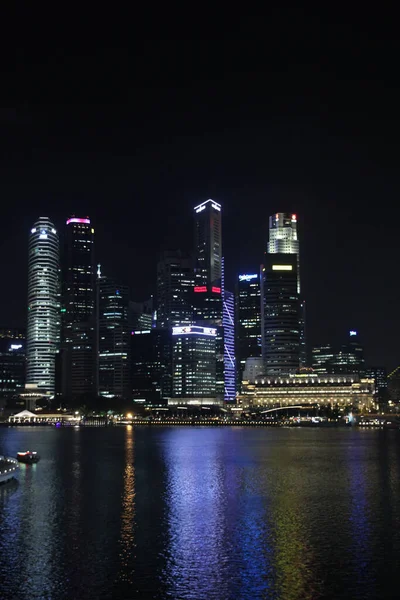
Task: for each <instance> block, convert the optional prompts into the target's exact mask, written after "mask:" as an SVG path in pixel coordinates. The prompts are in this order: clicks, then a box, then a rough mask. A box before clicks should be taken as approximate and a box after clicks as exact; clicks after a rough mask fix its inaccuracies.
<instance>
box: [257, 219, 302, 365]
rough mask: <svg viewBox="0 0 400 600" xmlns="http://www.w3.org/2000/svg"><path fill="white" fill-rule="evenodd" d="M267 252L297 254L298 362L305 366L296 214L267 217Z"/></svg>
mask: <svg viewBox="0 0 400 600" xmlns="http://www.w3.org/2000/svg"><path fill="white" fill-rule="evenodd" d="M267 253H268V254H295V255H296V256H297V293H298V294H299V298H300V312H299V321H300V362H299V366H301V367H304V366H307V364H308V360H307V347H306V304H305V301H304V299H302V297H301V286H300V245H299V238H298V232H297V215H294V214H292V213H275V214H274V215H272V216H271V217H270V218H269V241H268V244H267Z"/></svg>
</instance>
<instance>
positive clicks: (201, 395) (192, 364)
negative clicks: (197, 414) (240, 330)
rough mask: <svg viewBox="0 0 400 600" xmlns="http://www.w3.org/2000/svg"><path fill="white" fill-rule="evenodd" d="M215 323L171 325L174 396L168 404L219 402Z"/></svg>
mask: <svg viewBox="0 0 400 600" xmlns="http://www.w3.org/2000/svg"><path fill="white" fill-rule="evenodd" d="M216 339H217V328H216V327H200V326H198V325H192V326H185V325H183V326H179V327H173V328H172V398H171V399H170V400H169V404H179V403H184V404H192V405H202V404H216V403H218V400H217V389H216V361H215V345H216Z"/></svg>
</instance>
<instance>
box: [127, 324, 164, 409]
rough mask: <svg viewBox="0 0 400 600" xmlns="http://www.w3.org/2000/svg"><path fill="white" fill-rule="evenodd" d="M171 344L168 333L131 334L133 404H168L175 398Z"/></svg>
mask: <svg viewBox="0 0 400 600" xmlns="http://www.w3.org/2000/svg"><path fill="white" fill-rule="evenodd" d="M171 354H172V340H171V330H169V329H155V328H153V329H151V330H150V329H149V330H142V331H141V330H137V331H132V332H131V368H132V398H133V401H134V402H138V401H145V402H146V403H150V404H167V401H168V398H170V397H171V394H172V371H171V368H172V367H171V364H172V357H171Z"/></svg>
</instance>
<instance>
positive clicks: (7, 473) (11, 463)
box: [0, 456, 19, 484]
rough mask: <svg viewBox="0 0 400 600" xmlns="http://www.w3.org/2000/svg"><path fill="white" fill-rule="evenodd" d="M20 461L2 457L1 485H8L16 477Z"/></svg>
mask: <svg viewBox="0 0 400 600" xmlns="http://www.w3.org/2000/svg"><path fill="white" fill-rule="evenodd" d="M18 468H19V464H18V461H17V460H15V458H11V457H9V456H0V484H1V483H6V482H7V481H9V480H10V479H12V478H13V477H15V475H16V471H17V469H18Z"/></svg>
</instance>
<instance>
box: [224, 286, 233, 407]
mask: <svg viewBox="0 0 400 600" xmlns="http://www.w3.org/2000/svg"><path fill="white" fill-rule="evenodd" d="M222 326H223V335H224V382H225V393H224V400H225V401H226V402H233V401H234V400H235V399H236V358H235V296H234V294H233V293H232V292H229V291H228V290H225V289H224V296H223V314H222Z"/></svg>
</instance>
